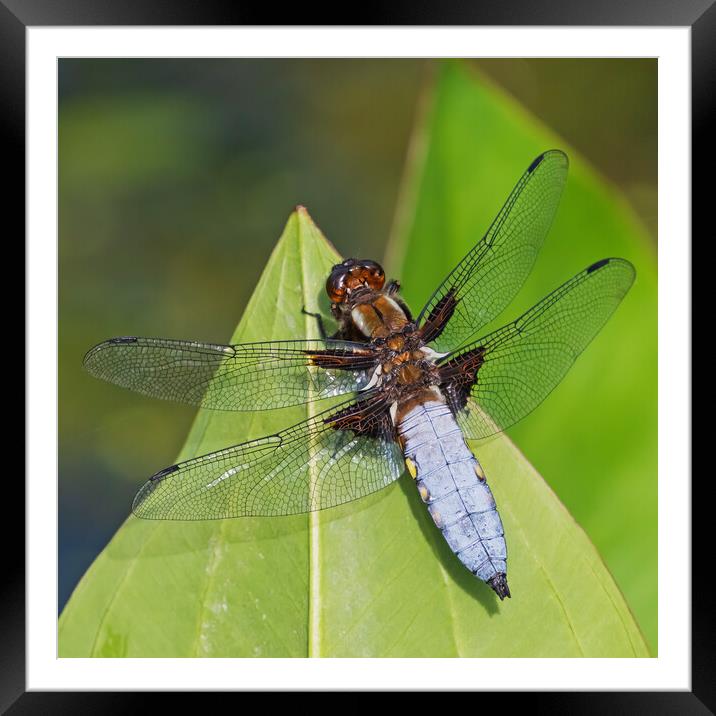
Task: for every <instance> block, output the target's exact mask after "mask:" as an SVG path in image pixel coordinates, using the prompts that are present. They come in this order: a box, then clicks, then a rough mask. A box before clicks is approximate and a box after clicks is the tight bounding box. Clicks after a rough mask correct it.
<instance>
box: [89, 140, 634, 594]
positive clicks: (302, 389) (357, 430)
mask: <svg viewBox="0 0 716 716" xmlns="http://www.w3.org/2000/svg"><path fill="white" fill-rule="evenodd" d="M567 167H568V161H567V157H566V155H565V154H564V153H563V152H561V151H558V150H552V151H548V152H545V153H544V154H541V155H540V156H538V157H537V158H536V159H535V160H534V161H533V162H532V163H531V164H530V165H529V167H528V168H527V170H526V171H525V173H524V174H523V175H522V177H521V178H520V180H519V181H518V183H517V185H516V186H515V188H514V189H513V191H512V193H511V194H510V195H509V197H508V199H507V201H506V203H505V205H504V206H503V207H502V209H501V210H500V212H499V213H498V215H497V218H496V219H495V220H494V222H493V223H492V225H491V226H490V228H489V229H488V231H487V233H486V234H485V236H484V237H483V238H482V239H481V240H480V241H479V242H478V243H477V244H476V245H475V246H474V247H473V248H472V249H471V250H470V252H469V253H468V254H467V255H466V256H465V257H464V258H463V259H462V261H460V263H458V265H457V266H456V267H455V268H454V269H453V270H452V271H451V273H450V274H449V275H448V276H447V278H446V279H445V280H444V281H443V282H442V283H441V284H440V285H439V286H438V288H437V289H436V291H435V292H434V293H433V295H432V296H431V297H430V299H429V300H428V302H427V303H426V304H425V306H424V308H423V309H422V310H421V311H420V313H419V314H418V316H417V318H414V317H413V315H412V314H411V312H410V309H409V308H408V306H407V305H406V304H405V302H404V301H403V300H402V299H401V298H400V295H399V288H400V287H399V284H398V282H397V281H388V282H387V283H386V280H385V273H384V271H383V269H382V268H381V266H380V265H379V264H377V263H376V262H374V261H368V260H356V259H348V260H347V261H344V262H343V263H340V264H338V265H336V266H334V267H333V270H332V271H331V274H330V276H329V277H328V280H327V283H326V290H327V293H328V297H329V298H330V301H331V311H332V313H333V316H334V318H335V319H336V320H337V322H338V326H339V328H338V331H337V333H336V334H335V335H333V336H332V337H327V336H326V332H325V329H324V327H323V322H322V319H321V318H320V316H319V315H317V314H316V315H317V318H318V328H319V330H320V333H321V335H322V336H323V338H322V339H320V340H288V341H270V342H265V343H246V344H239V345H216V344H212V343H199V342H195V341H177V340H167V339H161V338H135V337H125V338H113V339H111V340H109V341H106V342H104V343H101V344H99V345H97V346H96V347H94V348H93V349H92V350H90V351H89V353H88V354H87V356H86V357H85V362H84V364H85V367H86V368H87V370H88V371H89V372H90V373H92V374H93V375H95V376H97V377H99V378H103V379H104V380H108V381H111V382H113V383H117V384H118V385H121V386H124V387H126V388H131V389H132V390H135V391H138V392H139V393H143V394H145V395H151V396H154V397H157V398H164V399H167V400H176V401H181V402H184V403H190V404H194V405H200V406H201V407H203V408H212V409H216V410H265V409H270V408H281V407H285V406H289V405H298V404H302V403H307V402H309V401H316V400H321V399H325V398H329V397H333V396H339V395H342V394H351V397H349V398H348V399H347V400H345V401H343V402H340V403H339V404H338V405H337V406H336V405H334V406H333V407H332V408H330V409H328V410H324V411H323V412H319V413H318V414H316V415H314V416H313V417H311V418H309V419H308V420H304V421H303V422H300V423H298V424H296V425H293V426H292V427H289V428H288V429H286V430H283V431H281V432H279V433H276V434H275V435H268V436H266V437H263V438H260V439H257V440H250V441H248V442H244V443H241V444H239V445H235V446H234V447H228V448H226V449H224V450H219V451H218V452H213V453H211V454H208V455H202V456H201V457H195V458H193V459H191V460H186V461H185V462H181V463H179V464H177V465H172V466H171V467H167V468H165V469H163V470H160V471H159V472H157V473H156V474H155V475H153V476H152V477H150V478H149V480H148V481H147V482H146V483H145V484H144V486H143V487H142V488H141V489H140V490H139V492H138V493H137V496H136V497H135V499H134V503H133V506H132V510H133V511H134V513H135V514H136V515H137V516H139V517H144V518H149V519H170V520H205V519H223V518H229V517H242V516H249V515H289V514H295V513H300V512H309V511H312V510H320V509H324V508H327V507H332V506H335V505H339V504H341V503H345V502H348V501H350V500H355V499H357V498H359V497H363V496H365V495H368V494H370V493H372V492H375V491H376V490H380V489H381V488H383V487H385V486H386V485H389V484H390V483H392V482H393V481H395V480H397V479H398V478H399V477H400V475H401V474H402V473H403V472H404V471H405V468H406V466H407V471H408V473H409V474H410V475H411V476H412V478H413V479H414V481H415V483H416V485H417V489H418V491H419V493H420V496H421V498H422V500H423V501H424V502H425V503H426V505H427V509H428V510H429V512H430V514H431V516H432V519H433V521H434V522H435V525H436V526H437V528H438V529H439V530H441V532H442V534H443V536H444V537H445V539H446V540H447V542H448V544H449V545H450V547H451V549H452V550H453V551H454V552H455V554H456V555H457V556H458V558H459V559H460V561H461V562H462V563H463V564H464V565H465V566H466V567H467V568H468V569H469V570H470V571H471V572H472V573H473V574H475V575H476V576H477V577H478V578H479V579H482V580H483V581H485V582H487V584H489V585H490V587H492V589H493V590H494V591H495V592H496V593H497V595H498V596H499V597H500V599H504V598H505V597H509V596H511V595H510V589H509V587H508V584H507V562H506V560H507V548H506V544H505V537H504V532H503V527H502V522H501V520H500V516H499V514H498V512H497V508H496V506H495V500H494V498H493V495H492V492H491V491H490V488H489V486H488V484H487V480H486V477H485V473H484V471H483V469H482V467H481V465H480V463H479V461H478V460H477V458H476V457H475V456H474V455H473V453H472V451H471V449H470V448H469V447H468V445H467V443H466V441H465V439H466V438H468V439H480V438H486V437H488V436H490V435H493V434H494V433H496V432H499V431H501V430H504V429H505V428H507V427H509V426H510V425H513V424H514V423H515V422H517V421H518V420H520V419H521V418H522V417H524V416H525V415H527V414H528V413H529V412H530V411H531V410H533V409H534V408H535V407H536V406H537V405H538V404H539V403H540V402H541V401H542V400H543V399H544V398H545V397H546V396H547V394H548V393H549V392H550V391H551V390H552V389H553V388H554V387H555V386H556V385H557V383H559V381H560V380H561V379H562V377H563V376H564V375H565V373H566V372H567V370H568V369H569V367H570V366H571V365H572V363H573V362H574V360H575V359H576V357H577V356H578V355H579V354H580V353H581V352H582V350H584V348H585V347H586V346H587V344H588V343H589V342H590V340H591V339H592V338H593V337H594V336H595V335H596V334H597V332H598V331H599V330H600V328H601V327H602V326H603V325H604V323H605V322H606V320H607V319H608V318H609V316H610V315H611V314H612V312H613V311H614V310H615V309H616V307H617V305H618V304H619V302H620V301H621V300H622V298H623V297H624V295H625V294H626V292H627V291H628V290H629V287H630V286H631V284H632V282H633V281H634V277H635V271H634V267H633V266H632V265H631V264H630V263H629V262H628V261H626V260H624V259H621V258H606V259H601V260H599V261H596V262H595V263H593V264H591V265H590V266H588V267H587V268H586V269H584V270H583V271H581V272H580V273H578V274H577V275H576V276H574V277H573V278H571V279H570V280H569V281H567V282H566V283H565V284H563V285H562V286H560V287H559V288H557V289H556V290H555V291H553V292H552V293H550V294H549V295H548V296H547V297H546V298H544V299H543V300H542V301H540V302H539V303H538V304H536V305H535V306H533V307H532V308H531V309H530V310H529V311H527V312H526V313H524V314H523V315H522V316H520V317H519V318H517V319H516V320H515V321H513V322H512V323H508V324H507V325H505V326H503V327H502V328H500V329H499V330H496V331H493V332H491V333H488V334H487V335H484V336H483V337H481V338H478V339H476V340H475V339H473V336H474V334H475V333H476V332H477V331H479V330H480V328H481V327H482V326H484V325H486V324H487V323H488V322H489V321H491V320H492V319H493V318H494V317H495V316H497V315H498V314H499V313H500V312H501V311H502V310H503V309H504V308H505V307H506V306H507V304H508V303H509V302H510V301H511V300H512V298H513V297H514V295H515V294H516V293H517V291H518V290H519V288H520V287H521V286H522V284H523V283H524V281H525V279H526V278H527V275H528V274H529V272H530V270H531V268H532V265H533V263H534V261H535V258H536V256H537V253H538V252H539V250H540V247H541V245H542V242H543V240H544V238H545V236H546V234H547V232H548V230H549V228H550V225H551V224H552V220H553V218H554V215H555V212H556V209H557V205H558V203H559V199H560V196H561V193H562V189H563V187H564V183H565V180H566V176H567ZM303 310H304V311H305V312H307V311H306V308H305V307H304V309H303Z"/></svg>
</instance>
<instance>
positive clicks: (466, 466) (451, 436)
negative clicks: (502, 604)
mask: <svg viewBox="0 0 716 716" xmlns="http://www.w3.org/2000/svg"><path fill="white" fill-rule="evenodd" d="M398 432H399V434H400V436H401V441H402V444H403V453H404V455H405V460H406V463H407V465H408V469H409V470H410V473H411V475H412V476H413V477H414V479H415V482H416V485H417V487H418V491H419V492H420V496H421V498H422V500H423V502H425V503H426V505H427V507H428V511H429V512H430V515H431V516H432V518H433V522H435V525H436V526H437V527H438V529H440V531H441V532H442V533H443V537H444V538H445V540H446V541H447V543H448V545H450V548H451V549H452V550H453V552H455V554H456V555H457V557H458V558H459V559H460V561H461V562H462V563H463V564H464V565H465V566H466V567H467V568H468V569H469V570H470V571H471V572H472V573H473V574H474V575H475V576H476V577H478V578H479V579H482V580H483V581H485V582H487V583H488V584H489V585H490V586H491V587H492V588H493V589H494V590H495V592H497V594H498V596H499V597H500V599H504V598H505V597H509V596H510V590H509V588H508V586H507V576H506V575H507V546H506V544H505V537H504V531H503V528H502V521H501V520H500V515H499V514H498V512H497V508H496V506H495V499H494V497H493V496H492V491H491V490H490V487H489V485H488V484H487V480H486V479H485V475H484V472H483V470H482V467H481V466H480V463H479V462H478V461H477V459H476V458H475V456H474V455H473V454H472V452H471V451H470V448H468V446H467V443H466V442H465V439H464V437H463V434H462V431H461V430H460V427H459V426H458V424H457V422H456V420H455V416H454V415H453V414H452V411H451V410H450V408H449V407H448V406H447V404H446V403H444V402H440V401H437V400H431V401H427V402H424V403H422V404H418V405H415V406H413V407H410V408H409V409H408V410H406V411H405V412H404V413H403V414H402V416H401V420H400V423H399V425H398Z"/></svg>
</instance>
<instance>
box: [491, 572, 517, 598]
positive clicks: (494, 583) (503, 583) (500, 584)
mask: <svg viewBox="0 0 716 716" xmlns="http://www.w3.org/2000/svg"><path fill="white" fill-rule="evenodd" d="M487 583H488V584H489V585H490V586H491V587H492V588H493V589H494V590H495V593H496V594H497V596H498V597H499V598H500V600H503V599H504V598H505V597H512V595H511V594H510V588H509V587H508V586H507V575H506V574H505V573H504V572H498V573H497V574H496V575H495V576H494V577H492V578H491V579H490V580H489V581H488V582H487Z"/></svg>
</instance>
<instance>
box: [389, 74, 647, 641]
mask: <svg viewBox="0 0 716 716" xmlns="http://www.w3.org/2000/svg"><path fill="white" fill-rule="evenodd" d="M568 94H569V93H568V88H565V96H566V97H567V96H568ZM552 148H559V149H562V150H564V151H566V152H567V154H568V155H569V158H570V171H569V177H568V180H567V185H566V188H565V191H564V194H563V196H562V201H561V204H560V207H559V210H558V212H557V217H556V220H555V222H554V225H553V227H552V229H551V231H550V233H549V235H548V237H547V239H546V241H545V243H544V247H543V248H542V251H541V252H540V255H539V257H538V258H537V262H536V264H535V267H534V269H533V271H532V275H531V277H530V279H529V280H528V282H527V283H526V284H525V287H524V289H523V290H522V292H521V293H520V294H519V295H518V296H517V298H516V299H515V300H514V301H513V302H512V304H511V305H510V306H509V307H508V308H507V310H506V311H504V312H503V314H502V315H501V316H500V317H499V318H498V319H497V320H496V321H495V322H493V324H492V325H491V326H488V327H487V328H486V329H485V332H487V330H489V329H490V328H495V327H498V326H500V325H502V324H504V323H507V322H508V321H510V320H512V319H513V318H516V317H517V316H519V315H520V314H521V313H522V312H523V311H524V310H526V309H527V308H529V307H530V306H532V305H533V304H535V303H536V302H537V301H538V300H539V299H541V298H542V297H543V296H545V295H546V294H547V293H549V292H550V291H551V290H553V289H554V288H556V287H557V286H559V285H560V284H562V283H563V282H564V281H566V280H567V279H568V278H570V277H571V276H573V275H574V274H576V273H577V272H578V271H580V270H581V269H583V268H584V267H586V266H588V265H589V264H591V263H592V262H593V261H595V260H598V259H601V258H604V257H608V256H623V257H625V258H627V259H629V260H630V261H631V262H632V263H633V264H634V265H635V266H636V271H637V278H636V282H635V284H634V286H633V287H632V289H631V291H630V292H629V294H628V295H627V296H626V298H625V300H624V301H623V303H622V305H621V306H620V307H619V309H618V310H617V312H616V313H615V314H614V316H612V318H611V319H610V321H609V322H608V323H607V325H606V326H605V327H604V329H603V330H602V331H601V333H600V334H599V336H597V338H596V339H595V340H594V342H593V343H592V344H591V345H590V346H589V347H588V348H587V349H586V351H585V352H584V353H583V354H582V355H581V356H580V358H579V360H578V361H577V362H576V364H575V365H574V366H573V367H572V368H571V370H570V372H569V373H568V375H567V377H566V378H565V379H564V381H563V382H562V383H561V384H560V385H559V386H558V388H557V389H556V390H555V391H554V392H553V393H552V394H551V395H550V396H549V397H548V398H547V400H546V401H545V402H544V403H543V404H542V405H541V406H540V407H539V408H538V409H537V410H536V411H535V412H534V413H532V414H531V415H530V416H529V417H527V418H526V419H525V420H523V421H522V422H521V423H519V424H518V425H517V426H516V427H514V428H512V429H511V430H510V431H509V435H510V437H512V438H513V439H514V440H515V441H516V443H517V444H518V445H519V446H520V448H521V449H522V450H523V451H524V453H525V454H526V455H527V456H528V457H529V459H530V461H531V462H532V464H533V465H534V466H535V467H536V468H537V469H538V470H539V472H540V473H541V474H542V475H543V476H544V478H545V479H546V480H547V481H548V483H549V484H550V486H551V487H552V488H553V489H554V490H555V491H556V492H557V494H558V495H559V496H560V499H561V500H562V501H563V502H564V503H565V505H566V506H567V508H568V509H569V511H570V513H571V514H572V515H573V516H574V517H575V518H576V519H577V521H578V522H579V523H580V524H581V525H582V526H583V527H584V528H585V530H586V531H587V533H588V534H589V536H590V537H591V539H592V540H593V541H594V543H595V545H596V547H597V548H598V550H599V553H600V554H601V555H602V557H603V558H604V559H605V560H606V563H607V565H608V567H609V569H610V570H611V572H612V574H614V576H615V578H616V581H617V583H618V584H619V586H620V587H621V589H622V591H623V592H624V594H625V596H626V598H627V601H628V602H629V604H630V606H631V608H632V609H633V611H634V612H635V614H636V616H637V618H638V620H639V623H640V625H641V627H642V629H643V630H644V632H645V634H646V636H647V638H648V641H649V642H650V643H651V646H652V651H653V653H656V645H657V463H656V460H657V442H656V440H657V430H656V425H657V422H656V421H657V359H656V356H657V342H656V341H657V273H656V251H655V249H656V246H655V243H653V242H652V240H651V238H650V237H649V236H648V235H647V233H646V231H645V230H644V228H643V227H642V226H641V225H640V223H639V222H638V221H637V220H636V219H635V216H634V214H633V212H632V211H631V210H630V208H629V207H628V206H627V204H626V202H625V201H624V200H623V198H622V197H621V196H620V195H619V194H618V193H617V192H616V191H615V190H614V189H613V188H612V187H611V186H609V185H608V184H607V183H606V182H605V180H604V179H603V178H601V177H599V176H598V175H597V174H596V172H595V171H594V170H593V169H592V168H591V167H590V166H589V165H588V164H587V162H585V160H584V159H583V158H582V157H581V156H580V155H579V153H578V152H577V151H575V150H574V149H573V148H571V147H570V146H569V144H568V142H566V141H565V140H564V139H563V138H562V137H559V136H557V135H556V134H555V133H554V132H552V131H551V130H549V129H548V128H547V127H545V126H544V125H543V124H542V123H541V122H540V121H539V119H537V118H536V117H534V116H532V115H530V114H529V113H528V112H527V111H526V110H525V109H524V108H523V107H522V106H520V105H519V104H518V103H517V102H516V101H515V100H514V99H512V98H511V97H509V96H508V95H506V94H505V93H504V91H502V90H501V89H499V88H497V87H495V86H494V85H493V84H492V83H491V82H489V81H488V80H487V79H486V78H485V77H484V76H483V75H481V74H480V73H478V72H477V71H476V70H475V69H474V67H472V66H470V65H469V64H467V63H459V62H446V63H443V64H442V65H441V66H440V67H439V71H438V76H437V78H436V81H435V83H434V87H433V91H432V93H431V94H430V96H428V97H426V101H425V102H424V112H423V120H422V122H421V125H420V127H419V129H418V131H417V132H416V133H415V136H414V139H413V143H412V151H411V160H410V164H409V168H408V172H407V177H406V182H405V186H404V189H403V193H402V198H401V203H400V206H399V211H398V222H397V224H396V227H395V231H394V233H393V236H392V237H391V242H390V244H389V247H388V260H387V262H386V263H387V268H388V269H389V273H391V274H392V275H395V276H399V277H400V278H401V279H402V292H403V295H404V296H405V297H406V299H407V300H408V303H409V304H410V305H412V306H413V308H414V309H416V310H419V309H420V307H421V306H422V304H423V302H424V301H425V300H426V298H427V296H428V295H429V293H430V291H431V290H432V289H433V288H434V287H435V286H436V285H437V283H438V281H441V280H442V279H443V278H444V276H445V275H446V274H447V273H448V272H449V271H450V269H451V268H452V267H453V266H454V265H455V263H456V262H457V261H458V260H459V259H460V258H461V257H462V256H463V255H464V254H465V253H466V252H467V251H468V250H469V249H470V248H471V247H472V245H473V244H474V243H475V242H476V241H477V240H478V238H480V237H481V236H482V235H483V234H484V232H485V231H486V229H487V227H488V226H489V225H490V222H491V221H492V219H493V218H494V217H495V215H496V214H497V212H498V211H499V209H500V207H501V206H502V204H503V202H504V201H505V199H506V198H507V195H508V194H509V192H510V190H511V189H512V186H513V185H514V184H515V182H516V181H517V179H518V178H519V177H520V175H521V174H522V172H523V171H524V170H525V169H526V167H527V166H528V164H529V163H530V161H531V160H532V159H533V158H534V157H535V156H537V155H538V154H539V153H541V152H543V151H545V150H547V149H552ZM475 447H476V448H478V449H480V448H479V444H476V446H475ZM493 479H494V480H497V481H501V480H502V479H503V476H502V475H501V474H498V475H495V477H494V478H493ZM512 554H514V550H513V551H512Z"/></svg>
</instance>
